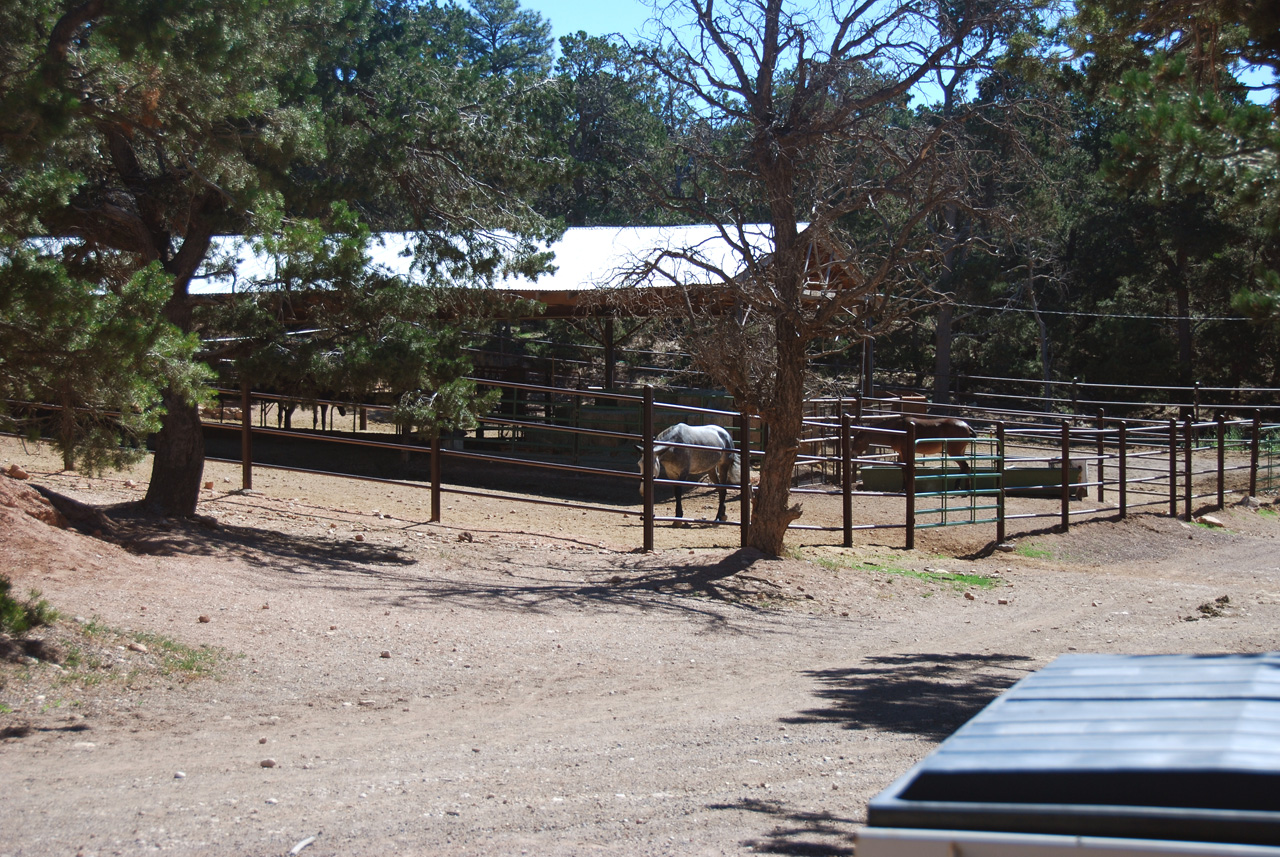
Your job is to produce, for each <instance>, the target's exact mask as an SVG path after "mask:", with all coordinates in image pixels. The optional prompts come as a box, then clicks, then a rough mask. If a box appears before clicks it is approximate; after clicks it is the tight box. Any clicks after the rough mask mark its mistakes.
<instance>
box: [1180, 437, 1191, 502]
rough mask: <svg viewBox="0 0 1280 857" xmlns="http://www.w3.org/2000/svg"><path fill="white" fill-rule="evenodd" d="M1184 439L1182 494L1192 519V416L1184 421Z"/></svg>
mask: <svg viewBox="0 0 1280 857" xmlns="http://www.w3.org/2000/svg"><path fill="white" fill-rule="evenodd" d="M1182 426H1183V428H1182V439H1183V444H1184V448H1185V457H1184V458H1183V474H1184V476H1183V484H1182V496H1183V498H1184V500H1185V502H1186V518H1187V520H1188V521H1190V520H1191V417H1187V418H1186V419H1185V420H1183V421H1182Z"/></svg>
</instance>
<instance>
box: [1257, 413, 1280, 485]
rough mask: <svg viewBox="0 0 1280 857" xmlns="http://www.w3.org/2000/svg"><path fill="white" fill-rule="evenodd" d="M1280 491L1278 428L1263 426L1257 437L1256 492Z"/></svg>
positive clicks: (1279, 436) (1279, 437)
mask: <svg viewBox="0 0 1280 857" xmlns="http://www.w3.org/2000/svg"><path fill="white" fill-rule="evenodd" d="M1277 489H1280V426H1263V427H1262V431H1261V434H1260V435H1259V437H1258V490H1259V491H1274V490H1277Z"/></svg>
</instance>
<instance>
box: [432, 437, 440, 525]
mask: <svg viewBox="0 0 1280 857" xmlns="http://www.w3.org/2000/svg"><path fill="white" fill-rule="evenodd" d="M431 520H432V521H439V520H440V432H439V431H437V432H436V433H435V434H433V435H432V436H431Z"/></svg>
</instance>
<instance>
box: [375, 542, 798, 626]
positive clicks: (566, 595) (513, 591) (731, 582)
mask: <svg viewBox="0 0 1280 857" xmlns="http://www.w3.org/2000/svg"><path fill="white" fill-rule="evenodd" d="M619 556H626V555H625V554H621V555H619ZM762 559H767V558H766V557H765V556H764V555H763V554H761V553H758V552H756V551H753V550H750V549H742V550H738V551H735V552H733V553H731V554H729V555H727V556H725V557H722V558H721V559H719V560H717V561H715V562H713V563H699V562H683V563H670V564H664V565H662V566H658V567H648V568H640V567H625V565H624V564H622V563H619V564H618V565H617V566H614V567H607V566H606V567H605V568H603V569H600V570H599V571H597V572H596V573H595V574H594V579H587V580H581V579H579V580H565V579H564V578H566V577H570V576H576V575H580V574H582V573H583V572H582V569H581V568H573V567H557V566H555V565H554V564H550V563H547V564H544V565H542V566H539V567H531V566H530V565H529V564H527V563H525V562H523V561H522V560H521V557H520V556H519V554H518V553H512V554H509V555H507V556H505V557H502V558H495V562H496V563H497V567H496V568H495V569H494V571H495V573H496V574H497V575H499V576H500V577H503V578H505V579H506V582H495V581H494V580H492V579H491V578H489V579H479V580H474V581H473V580H458V579H447V580H446V579H425V580H422V579H419V580H413V581H409V582H406V583H405V585H404V586H403V587H402V588H401V591H399V592H398V593H396V594H395V595H394V596H393V597H392V598H391V599H390V600H389V602H388V606H395V607H412V606H415V605H416V604H418V603H419V602H421V601H423V600H427V599H429V600H431V601H435V602H440V601H448V602H452V603H454V604H456V605H457V606H461V607H467V608H477V609H500V610H513V611H520V612H524V613H528V612H551V611H553V610H557V609H560V608H562V607H563V606H565V605H566V604H570V603H574V604H578V605H589V606H590V605H594V606H598V607H618V606H627V607H630V608H633V609H640V610H651V611H666V612H674V613H680V614H685V615H692V616H697V617H701V618H703V619H705V620H707V621H708V622H710V623H711V624H712V625H714V626H718V627H720V628H724V629H728V628H729V627H730V622H729V619H730V617H729V615H728V614H726V612H725V610H724V608H725V607H726V606H732V607H736V608H739V609H741V610H744V611H746V612H747V613H749V614H751V615H763V616H770V615H772V614H773V611H772V610H769V609H767V608H765V607H762V606H761V605H760V604H759V601H758V598H757V596H756V593H757V591H758V585H757V579H756V578H753V577H751V576H750V575H746V574H744V572H746V571H748V570H750V569H751V568H752V567H753V566H754V565H755V563H756V562H757V561H760V560H762ZM548 572H551V573H548ZM604 575H608V576H607V577H605V576H604Z"/></svg>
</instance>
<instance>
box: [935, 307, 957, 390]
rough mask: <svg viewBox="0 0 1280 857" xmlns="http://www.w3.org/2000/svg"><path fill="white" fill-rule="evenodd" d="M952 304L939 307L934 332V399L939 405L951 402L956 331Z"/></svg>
mask: <svg viewBox="0 0 1280 857" xmlns="http://www.w3.org/2000/svg"><path fill="white" fill-rule="evenodd" d="M953 312H954V310H953V309H952V307H951V304H942V305H941V306H939V307H938V320H937V327H936V329H935V333H934V355H933V400H934V402H936V403H938V404H939V405H949V404H951V344H952V342H953V341H954V332H953V331H952V329H951V317H952V313H953Z"/></svg>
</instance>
